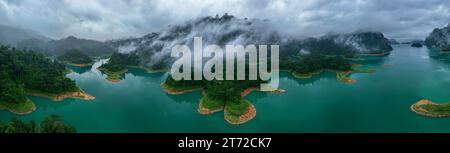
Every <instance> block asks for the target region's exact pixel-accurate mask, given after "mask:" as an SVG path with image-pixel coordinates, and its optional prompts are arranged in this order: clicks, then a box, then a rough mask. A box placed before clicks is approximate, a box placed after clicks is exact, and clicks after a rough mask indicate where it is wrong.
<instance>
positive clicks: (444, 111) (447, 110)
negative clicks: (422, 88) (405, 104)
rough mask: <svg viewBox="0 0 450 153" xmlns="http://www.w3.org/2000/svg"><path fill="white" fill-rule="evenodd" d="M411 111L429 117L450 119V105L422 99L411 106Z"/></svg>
mask: <svg viewBox="0 0 450 153" xmlns="http://www.w3.org/2000/svg"><path fill="white" fill-rule="evenodd" d="M411 111H413V112H415V113H417V114H419V115H423V116H428V117H448V116H450V103H445V104H437V103H434V102H432V101H430V100H427V99H422V100H420V101H418V102H416V103H415V104H413V105H412V106H411Z"/></svg>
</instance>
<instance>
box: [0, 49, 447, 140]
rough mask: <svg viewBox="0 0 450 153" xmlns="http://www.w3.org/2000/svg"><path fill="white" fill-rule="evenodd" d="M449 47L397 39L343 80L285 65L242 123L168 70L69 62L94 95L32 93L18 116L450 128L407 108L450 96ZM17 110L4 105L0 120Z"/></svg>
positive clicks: (93, 122) (302, 127)
mask: <svg viewBox="0 0 450 153" xmlns="http://www.w3.org/2000/svg"><path fill="white" fill-rule="evenodd" d="M448 59H449V58H448V55H438V54H434V53H433V52H432V51H428V49H426V48H411V47H409V46H394V50H393V52H392V53H391V54H390V55H389V56H386V57H372V58H368V59H367V60H365V61H361V62H360V63H364V64H365V65H364V66H363V67H362V68H375V69H376V72H375V73H373V74H364V73H358V74H352V75H351V78H353V79H356V80H357V81H358V82H357V83H356V84H351V85H347V84H343V83H339V82H337V81H336V80H335V77H334V74H332V73H324V74H321V75H320V76H316V77H314V78H312V79H309V80H297V79H294V78H293V77H292V76H290V75H289V74H288V73H281V80H280V88H282V89H286V90H287V92H286V93H284V94H269V93H261V92H253V93H251V94H250V95H248V96H247V99H249V100H250V101H251V102H253V104H254V105H255V107H256V109H257V116H256V117H255V118H254V119H253V120H251V121H250V122H248V123H246V124H244V125H238V126H236V125H230V124H228V123H227V122H226V121H224V119H223V113H216V114H214V115H211V116H203V115H199V114H198V113H197V102H198V100H199V99H200V97H201V93H200V92H193V93H188V94H184V95H178V96H172V95H167V94H165V93H164V92H163V91H162V90H161V89H160V87H159V84H160V83H161V82H163V81H164V79H165V77H166V76H167V74H166V73H154V74H148V73H146V72H144V71H142V70H138V69H131V70H130V71H129V73H127V74H126V75H125V78H124V80H122V81H121V82H119V83H111V82H108V81H107V80H106V79H105V77H106V76H105V75H104V74H101V73H100V72H99V71H98V70H96V67H98V66H100V65H101V63H102V61H100V62H97V63H96V64H95V65H94V66H93V67H92V68H77V67H69V68H70V69H72V70H73V72H72V73H70V74H68V77H69V78H72V79H74V80H76V83H77V85H78V86H80V87H81V88H82V89H83V90H85V91H86V92H87V93H89V94H91V95H93V96H95V97H96V100H93V101H83V100H74V99H68V100H64V101H62V102H53V101H51V100H47V99H43V98H38V97H30V98H31V99H32V100H33V101H34V102H35V103H36V105H37V107H38V108H37V110H36V111H35V112H33V113H32V114H30V115H25V116H18V117H19V118H22V119H25V120H30V119H36V120H38V121H40V120H42V119H43V118H44V117H45V116H48V115H50V114H57V115H60V116H62V117H63V118H64V119H65V121H66V122H67V123H69V124H72V125H74V126H75V127H76V128H77V130H78V132H108V133H109V132H307V133H308V132H450V118H427V117H423V116H419V115H416V114H414V113H412V112H411V111H410V110H409V107H410V105H411V104H413V103H415V102H416V101H418V100H420V99H422V98H428V99H430V100H432V101H435V102H450V94H449V91H450V64H449V61H448ZM12 116H13V114H11V113H9V112H6V111H0V120H3V121H5V120H9V119H10V118H11V117H12Z"/></svg>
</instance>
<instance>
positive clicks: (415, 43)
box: [411, 42, 423, 48]
mask: <svg viewBox="0 0 450 153" xmlns="http://www.w3.org/2000/svg"><path fill="white" fill-rule="evenodd" d="M411 47H415V48H421V47H423V45H422V43H420V42H412V44H411Z"/></svg>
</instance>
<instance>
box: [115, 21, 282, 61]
mask: <svg viewBox="0 0 450 153" xmlns="http://www.w3.org/2000/svg"><path fill="white" fill-rule="evenodd" d="M194 37H202V42H203V45H204V46H205V45H211V44H217V45H220V46H224V45H226V44H236V45H238V44H239V45H248V44H255V45H257V44H279V42H280V40H281V39H280V37H279V35H278V34H277V33H276V32H275V31H273V30H271V29H270V28H269V26H268V25H267V23H266V21H262V20H248V19H238V18H235V17H233V16H231V15H227V14H225V15H223V16H221V17H219V16H216V17H204V18H198V19H195V20H190V21H187V22H185V23H183V24H181V25H175V26H170V27H169V28H167V29H165V30H163V31H160V32H155V33H150V34H148V35H145V36H143V37H140V38H131V39H121V40H112V41H109V42H107V43H108V44H109V45H110V46H111V47H113V48H114V49H116V50H118V52H119V53H123V54H135V55H138V56H139V57H140V59H139V62H140V65H142V66H145V67H149V68H152V67H155V66H157V65H161V64H162V63H163V64H166V65H167V64H169V63H171V62H173V61H172V60H174V59H172V58H170V53H171V51H172V48H173V47H174V46H175V45H187V46H189V47H190V48H191V50H192V49H193V40H194Z"/></svg>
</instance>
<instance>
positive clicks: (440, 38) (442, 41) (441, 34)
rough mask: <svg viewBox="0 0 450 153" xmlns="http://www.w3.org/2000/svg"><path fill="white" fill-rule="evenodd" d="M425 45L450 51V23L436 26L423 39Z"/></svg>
mask: <svg viewBox="0 0 450 153" xmlns="http://www.w3.org/2000/svg"><path fill="white" fill-rule="evenodd" d="M425 45H426V46H427V47H429V48H436V49H440V50H442V51H450V24H449V25H448V26H447V27H444V28H441V29H439V28H436V29H434V30H433V32H431V33H430V35H428V37H427V39H425Z"/></svg>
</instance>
